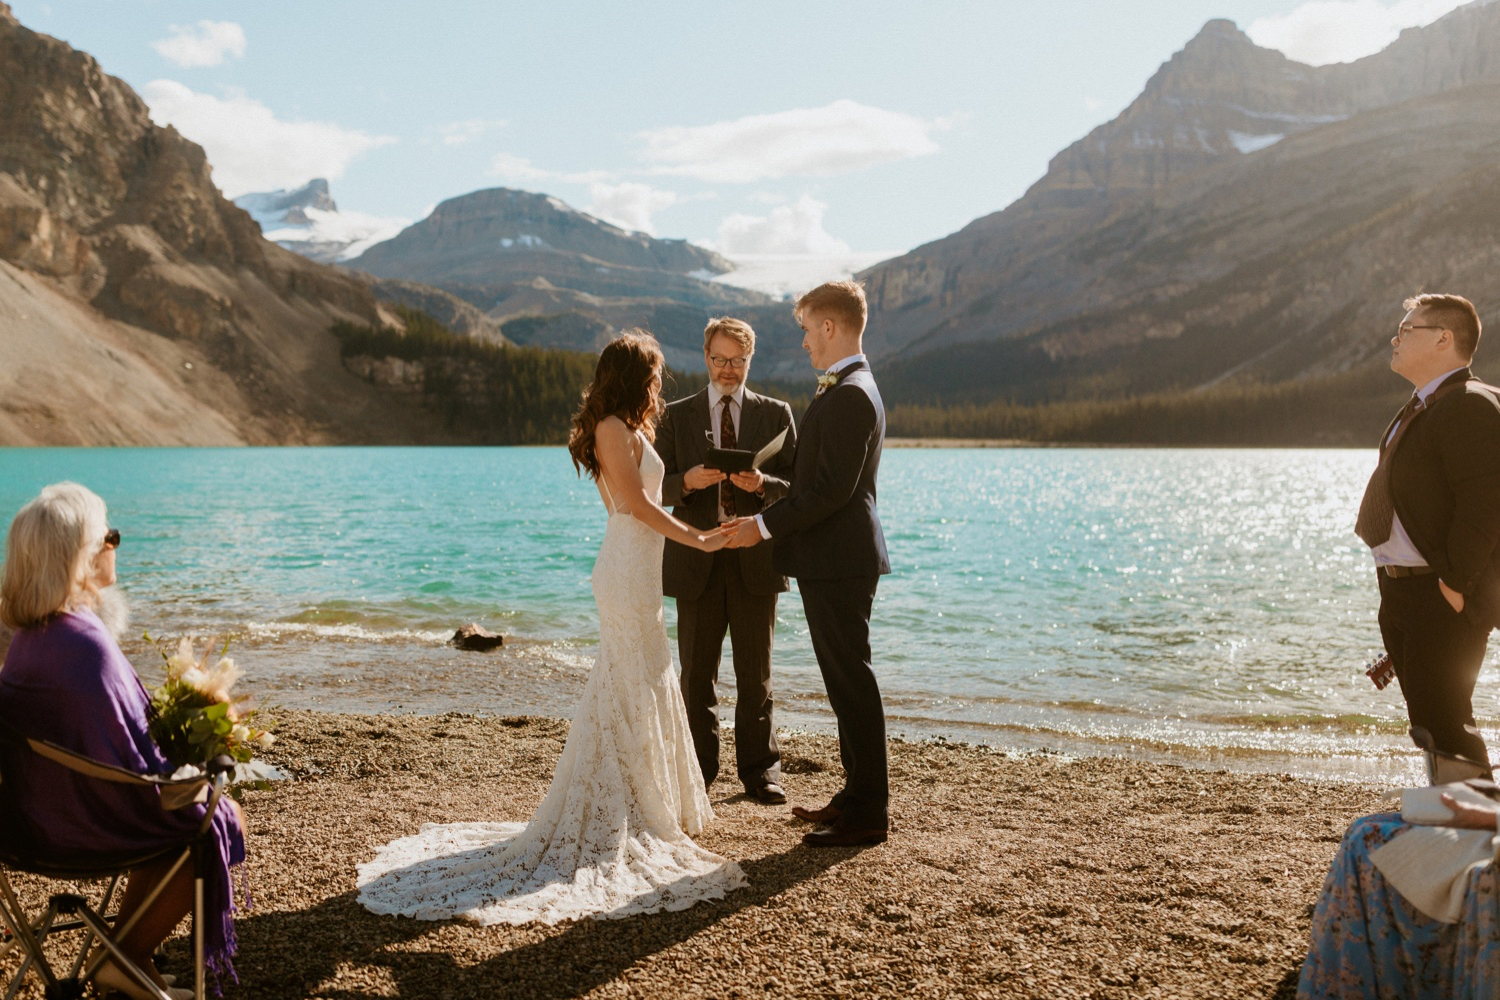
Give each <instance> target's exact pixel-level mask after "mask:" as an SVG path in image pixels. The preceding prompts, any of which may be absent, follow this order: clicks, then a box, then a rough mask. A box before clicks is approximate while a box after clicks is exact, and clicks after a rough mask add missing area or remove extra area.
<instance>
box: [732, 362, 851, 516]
mask: <svg viewBox="0 0 1500 1000" xmlns="http://www.w3.org/2000/svg"><path fill="white" fill-rule="evenodd" d="M864 360H866V359H865V356H864V354H851V355H849V356H848V357H847V358H841V359H840V360H838V361H835V362H834V363H833V364H831V365H829V366H828V369H827V370H826V371H825V372H824V373H823V374H825V375H833V374H835V373H837V372H840V371H842V370H843V369H845V368H848V367H849V366H850V365H852V364H854V363H856V362H859V361H864ZM755 527H756V528H757V529H758V530H759V531H760V537H761V539H762V540H765V539H769V538H770V537H771V533H770V532H769V531H767V530H766V521H765V518H763V517H761V516H760V515H759V514H756V515H755Z"/></svg>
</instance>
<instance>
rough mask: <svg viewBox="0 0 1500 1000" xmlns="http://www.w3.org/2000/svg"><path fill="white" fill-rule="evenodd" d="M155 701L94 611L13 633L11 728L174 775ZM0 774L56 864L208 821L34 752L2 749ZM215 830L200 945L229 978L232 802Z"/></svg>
mask: <svg viewBox="0 0 1500 1000" xmlns="http://www.w3.org/2000/svg"><path fill="white" fill-rule="evenodd" d="M149 705H150V698H149V696H148V695H147V694H146V689H145V687H144V686H142V684H141V681H140V678H139V677H137V676H136V673H135V670H134V668H133V667H131V665H130V661H129V660H127V659H125V654H124V653H122V652H120V647H119V646H118V645H117V644H116V643H115V641H114V638H113V637H111V636H110V634H109V631H108V630H107V629H106V628H105V627H104V623H103V622H101V621H100V620H99V618H98V616H97V615H95V614H94V613H93V612H92V611H86V610H85V611H76V612H68V613H66V614H60V615H56V616H55V617H53V618H52V619H50V620H49V621H48V622H47V623H46V624H44V625H39V626H36V627H34V628H28V629H22V630H21V631H19V632H17V633H16V635H15V638H14V639H13V640H12V641H11V644H10V649H9V650H8V651H7V653H6V656H5V664H4V666H3V667H0V718H3V719H4V720H5V722H6V723H7V724H8V725H9V726H10V727H11V728H12V729H15V730H17V731H18V732H20V733H23V734H24V735H26V736H29V737H31V738H32V739H41V740H47V741H49V742H52V743H56V744H57V745H58V746H61V747H64V748H66V749H68V750H71V751H73V752H75V753H80V754H83V755H85V756H88V757H92V758H93V759H94V760H97V761H100V762H102V763H105V764H113V765H115V766H117V767H122V768H124V769H126V770H128V771H134V772H136V773H137V774H159V775H167V774H170V773H171V772H172V771H173V767H172V765H171V764H170V763H168V762H167V760H166V758H165V757H163V756H162V754H161V750H160V749H159V748H158V747H157V746H156V744H155V743H154V742H153V741H152V739H151V736H150V733H149V732H148V729H147V709H148V707H149ZM0 772H3V775H4V782H5V792H6V797H7V799H8V800H9V802H10V803H11V804H12V805H13V806H14V807H15V808H16V809H17V810H18V811H19V812H21V813H23V814H24V822H25V823H26V825H27V827H28V829H27V830H26V831H25V832H26V833H27V834H29V839H30V840H31V841H33V842H34V843H35V844H36V845H38V853H39V854H40V855H41V856H42V857H43V858H46V859H50V860H54V861H59V862H75V863H76V862H79V861H84V862H85V863H86V862H87V859H88V858H90V857H91V856H94V855H100V854H103V855H113V854H120V853H132V852H139V853H145V852H147V851H150V850H152V849H153V848H163V849H165V848H167V847H170V846H172V845H174V844H181V843H183V842H184V841H185V840H186V839H188V838H189V837H191V836H192V834H193V833H194V831H196V830H197V828H198V824H199V823H200V822H201V821H202V819H203V811H204V806H202V805H194V806H189V807H187V808H184V809H179V810H176V811H174V812H168V811H167V810H165V809H164V808H162V805H161V801H160V797H159V793H158V792H157V791H156V789H154V788H150V787H146V786H134V785H120V784H115V783H113V782H108V781H101V780H99V779H96V778H89V777H85V776H84V775H81V774H79V773H78V772H76V771H71V770H69V769H67V768H65V767H63V766H62V765H61V764H57V763H54V762H52V761H50V760H47V759H45V758H43V757H38V756H36V755H34V754H31V753H30V752H28V751H21V752H19V753H17V752H14V751H11V750H6V751H4V753H3V756H0ZM210 836H211V838H212V842H213V843H214V844H215V845H216V846H217V847H218V851H217V852H216V854H214V853H211V854H210V856H209V858H208V862H209V864H210V866H211V868H212V870H211V871H209V872H208V875H207V878H206V879H205V884H204V902H205V908H206V909H207V913H206V914H205V918H206V919H205V921H204V922H205V925H206V926H205V928H204V931H205V934H204V945H205V950H206V952H207V954H208V959H209V965H210V967H211V968H213V969H214V970H215V971H216V972H229V973H230V974H231V975H233V968H232V967H231V965H230V958H231V956H232V955H233V954H234V950H235V936H234V921H233V917H232V913H233V910H234V893H233V888H232V886H231V884H230V878H229V866H230V865H235V864H239V863H240V862H241V861H243V860H245V837H244V833H243V832H242V831H241V830H240V828H239V824H238V823H236V822H235V817H234V813H233V812H232V811H231V809H230V806H229V803H228V802H221V803H220V804H219V808H218V809H217V810H216V811H215V813H214V818H213V826H212V830H211V834H210Z"/></svg>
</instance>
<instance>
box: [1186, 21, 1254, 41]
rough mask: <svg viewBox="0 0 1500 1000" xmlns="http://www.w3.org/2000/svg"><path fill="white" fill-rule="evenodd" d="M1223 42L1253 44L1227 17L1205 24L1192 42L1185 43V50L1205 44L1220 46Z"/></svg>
mask: <svg viewBox="0 0 1500 1000" xmlns="http://www.w3.org/2000/svg"><path fill="white" fill-rule="evenodd" d="M1225 42H1230V43H1244V44H1246V45H1254V44H1255V43H1254V42H1252V41H1251V40H1250V36H1249V35H1247V34H1245V33H1244V32H1243V31H1241V30H1240V27H1239V25H1237V24H1235V23H1234V22H1233V21H1231V20H1229V19H1228V18H1227V17H1216V18H1214V19H1213V20H1212V21H1209V22H1208V23H1207V24H1205V25H1204V26H1203V27H1202V28H1201V29H1200V30H1199V31H1198V33H1197V34H1196V35H1194V36H1193V39H1192V41H1190V42H1188V43H1187V46H1186V49H1192V48H1194V47H1195V46H1201V45H1205V44H1213V45H1222V44H1223V43H1225Z"/></svg>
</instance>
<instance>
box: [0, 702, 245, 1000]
mask: <svg viewBox="0 0 1500 1000" xmlns="http://www.w3.org/2000/svg"><path fill="white" fill-rule="evenodd" d="M0 742H3V743H4V744H5V745H6V746H7V747H9V748H11V749H12V750H16V751H19V752H18V753H16V754H15V755H14V758H13V759H12V764H13V766H24V764H21V765H17V764H16V762H15V761H16V759H20V760H22V761H24V759H25V756H26V755H27V754H32V755H36V756H39V757H43V758H46V759H47V760H50V761H53V762H55V763H57V764H61V765H62V766H63V767H66V768H68V769H69V770H72V771H76V772H78V773H79V774H83V775H86V776H87V777H89V778H93V779H96V780H99V781H110V782H116V783H119V784H126V785H140V786H153V787H155V788H157V789H159V790H160V793H161V801H162V806H163V808H166V809H169V810H170V809H182V808H185V807H187V806H189V805H192V804H193V803H197V802H206V803H207V810H206V811H205V813H204V815H203V822H202V823H201V824H199V826H198V829H197V831H196V832H195V833H193V834H192V835H191V836H189V837H187V838H185V839H184V840H183V841H182V842H181V843H178V844H173V845H171V846H169V847H166V848H163V849H160V850H155V851H148V852H145V853H137V854H131V855H112V856H104V855H94V856H90V857H88V858H80V859H79V860H78V861H77V862H76V863H59V862H58V861H57V860H56V859H55V858H51V857H48V856H47V855H45V854H44V853H43V852H41V851H39V850H38V849H37V847H38V845H37V844H36V843H34V842H31V841H29V840H28V838H27V837H26V835H25V834H24V833H23V832H22V831H23V830H24V829H25V824H24V823H22V822H21V821H20V817H19V816H18V815H16V814H15V810H14V806H13V804H12V803H10V802H9V800H8V797H7V796H6V795H5V794H4V789H3V782H4V779H5V775H4V774H0V922H3V927H0V955H4V954H6V953H8V952H9V951H10V950H11V949H14V948H19V949H20V953H21V965H20V968H19V970H18V971H17V972H16V975H15V977H14V978H13V979H12V980H11V983H10V987H9V990H8V991H7V992H6V994H5V997H4V1000H12V998H14V997H15V995H16V994H17V993H18V992H20V990H21V987H22V985H23V984H24V981H25V979H26V973H27V972H28V971H31V970H33V969H34V970H35V971H36V974H37V975H38V976H39V977H40V978H41V980H42V990H43V995H44V996H45V997H46V998H47V1000H77V998H79V997H82V996H83V991H84V984H85V983H87V982H89V981H90V980H91V979H92V978H93V977H94V976H95V975H96V974H97V973H98V971H99V968H100V966H102V965H103V963H104V961H105V959H106V958H110V959H112V960H113V962H114V964H115V966H116V967H117V968H119V969H120V971H122V972H123V973H124V974H125V975H127V976H129V977H130V978H131V979H132V980H134V981H135V982H137V983H138V984H140V985H141V987H142V988H143V989H145V990H146V991H147V992H150V993H152V994H153V995H155V996H157V997H158V998H159V1000H170V998H169V997H168V996H167V995H166V994H165V993H163V992H162V991H161V990H160V989H159V988H158V987H157V986H156V985H155V984H154V983H152V982H151V980H150V978H149V977H147V975H146V974H145V972H144V971H142V970H141V969H140V968H139V967H138V966H137V965H135V963H133V962H131V961H130V960H129V959H128V958H126V957H125V954H124V953H123V952H122V951H121V950H120V948H119V946H118V945H116V944H115V938H116V937H118V936H119V934H124V933H126V932H127V931H129V929H130V927H131V926H132V925H133V924H134V923H135V917H132V919H131V920H130V921H128V922H127V923H126V924H125V925H124V926H121V927H119V928H118V931H119V934H111V933H110V928H111V925H113V924H114V923H115V922H116V920H115V915H114V914H113V913H111V912H110V906H111V904H112V903H113V902H114V900H115V896H116V895H117V890H118V887H119V884H120V880H121V878H122V877H123V876H124V875H125V874H126V873H127V872H129V871H131V870H132V869H135V868H139V867H140V866H142V865H146V864H150V863H152V862H156V861H172V862H173V863H172V866H171V869H170V871H169V872H168V873H167V876H166V877H165V878H164V879H162V880H161V882H160V883H159V884H158V885H157V886H156V887H155V888H154V889H153V890H152V892H151V894H150V896H149V897H147V899H146V901H145V902H144V903H143V904H142V905H141V907H140V909H139V910H137V911H136V917H138V916H139V915H140V914H141V913H144V912H145V911H146V910H147V909H149V908H150V907H151V905H152V904H154V903H155V902H156V899H157V897H158V896H159V895H160V894H161V892H162V890H163V889H164V888H165V887H166V885H167V883H168V882H170V881H171V880H172V879H173V878H174V877H175V876H176V875H177V873H178V872H179V871H180V870H181V869H182V866H183V865H185V864H188V863H189V862H191V863H192V865H193V872H194V876H195V882H194V892H193V909H192V916H193V939H192V943H193V990H194V996H195V997H196V1000H204V988H205V976H204V955H203V933H204V926H205V924H204V913H203V896H204V878H205V877H206V875H207V873H208V871H209V865H210V864H211V858H212V852H213V851H215V850H216V848H215V845H214V843H213V840H212V837H211V834H210V827H211V825H212V823H213V816H214V810H215V808H216V807H217V806H218V804H219V799H220V797H221V796H222V795H223V792H224V788H225V786H226V784H227V783H228V777H229V773H230V772H231V771H232V770H233V769H234V761H233V760H231V759H230V758H228V757H219V758H217V759H216V760H214V761H213V762H211V763H210V764H209V766H208V769H207V773H206V774H201V775H198V776H196V777H190V778H179V779H171V778H161V777H158V776H156V775H149V774H136V773H134V772H132V771H127V770H125V769H123V768H119V767H115V766H113V765H110V764H103V763H100V762H99V761H96V760H92V759H90V758H88V757H84V756H81V755H79V754H76V753H73V752H72V751H70V750H66V749H64V748H62V747H59V746H57V745H56V744H53V743H48V742H46V741H43V740H33V739H28V738H26V737H24V736H21V735H20V734H18V733H16V732H15V731H14V730H12V729H10V728H9V727H8V726H6V725H5V724H4V723H0ZM7 871H16V872H27V873H29V874H33V875H40V876H43V877H44V878H48V879H57V880H65V881H89V880H100V879H108V880H109V885H108V888H106V889H105V891H104V896H103V899H102V901H101V902H100V904H99V905H98V906H97V907H92V906H90V905H89V901H88V899H87V898H86V897H85V896H83V895H80V894H78V893H76V892H58V893H54V894H52V895H51V896H50V897H49V898H48V901H47V906H46V909H45V910H44V911H42V912H41V913H39V914H37V915H36V916H34V917H30V918H28V916H27V914H26V911H25V910H24V909H23V908H22V906H21V903H20V900H19V899H18V898H17V896H16V893H15V890H14V888H13V887H12V885H11V882H10V879H9V878H8V876H7ZM69 931H82V932H83V933H82V940H81V941H80V942H79V943H78V951H77V954H76V957H75V958H74V959H73V960H72V963H71V968H69V969H67V970H66V975H59V973H58V972H57V970H56V969H54V966H53V964H52V962H51V961H49V960H48V958H47V955H46V954H45V953H44V949H43V944H44V943H45V942H46V941H47V939H48V938H51V937H53V936H54V935H58V934H62V933H64V932H69ZM96 941H97V942H98V943H99V944H100V945H102V948H101V949H100V950H99V951H98V952H97V954H96V955H95V957H94V958H93V960H92V961H90V960H89V951H90V948H91V947H92V946H93V945H94V943H95V942H96Z"/></svg>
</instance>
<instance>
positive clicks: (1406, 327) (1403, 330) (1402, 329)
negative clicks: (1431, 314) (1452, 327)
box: [1396, 323, 1448, 344]
mask: <svg viewBox="0 0 1500 1000" xmlns="http://www.w3.org/2000/svg"><path fill="white" fill-rule="evenodd" d="M1446 329H1448V328H1447V327H1446V326H1413V325H1412V324H1410V323H1402V324H1401V325H1400V326H1398V327H1396V343H1398V344H1399V343H1400V342H1401V341H1403V340H1405V339H1406V335H1407V334H1408V333H1411V332H1412V331H1413V330H1446Z"/></svg>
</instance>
